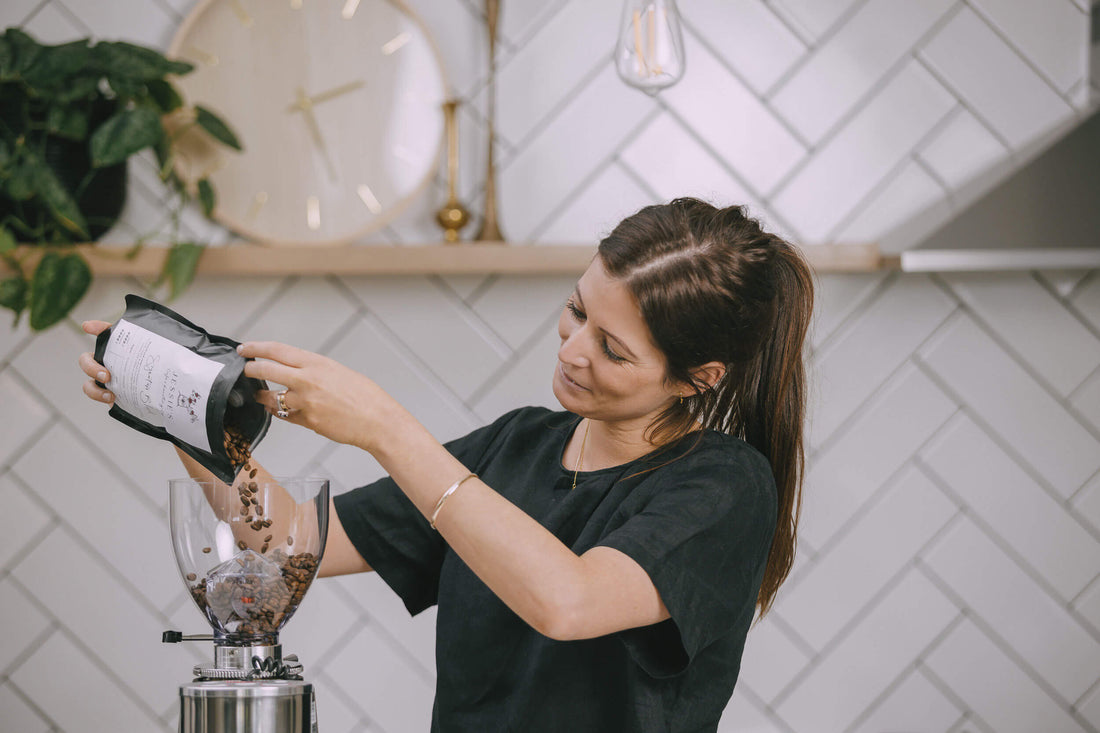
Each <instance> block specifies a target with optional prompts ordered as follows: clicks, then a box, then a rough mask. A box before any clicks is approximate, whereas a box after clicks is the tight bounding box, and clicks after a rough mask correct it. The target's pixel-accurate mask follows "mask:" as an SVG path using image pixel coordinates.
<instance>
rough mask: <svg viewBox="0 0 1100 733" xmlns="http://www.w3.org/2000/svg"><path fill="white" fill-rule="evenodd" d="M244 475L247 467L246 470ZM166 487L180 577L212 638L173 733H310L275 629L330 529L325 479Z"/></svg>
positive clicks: (306, 705)
mask: <svg viewBox="0 0 1100 733" xmlns="http://www.w3.org/2000/svg"><path fill="white" fill-rule="evenodd" d="M246 471H247V467H246ZM251 473H252V474H253V477H252V478H250V477H249V474H248V472H246V473H243V474H242V476H241V478H239V479H238V482H237V483H236V484H235V485H233V486H228V485H226V484H224V483H221V482H219V481H197V480H194V479H173V480H171V481H169V496H170V507H171V508H170V515H171V527H172V547H173V549H174V550H175V555H176V563H177V565H178V566H179V571H180V575H181V576H182V578H183V581H184V583H185V584H186V586H187V589H188V592H189V593H190V594H191V598H192V599H193V600H194V601H195V604H196V605H197V606H198V608H199V610H200V611H201V612H202V614H203V616H205V617H206V620H207V621H208V622H209V623H210V626H211V627H212V629H213V634H196V635H184V634H182V633H180V632H178V631H166V632H164V636H163V641H165V642H170V643H175V642H180V641H213V642H214V660H213V663H212V664H199V665H196V666H195V668H194V681H192V682H191V683H189V684H184V685H181V686H180V720H179V732H180V733H317V709H316V701H315V697H314V691H313V685H311V684H309V683H308V682H305V681H303V680H302V665H301V664H299V663H298V658H297V657H296V656H294V655H288V656H283V653H282V646H281V645H280V644H279V630H280V629H281V628H282V627H283V626H284V625H285V624H286V622H287V621H289V620H290V617H291V616H292V615H294V612H295V611H296V610H297V609H298V606H299V604H301V602H302V598H303V597H304V596H305V593H306V591H307V590H308V589H309V586H310V583H311V582H312V581H313V578H314V577H315V576H316V575H317V569H318V567H319V566H320V564H321V557H322V555H323V554H324V550H325V534H326V532H327V530H328V505H329V485H328V481H327V480H325V479H313V478H272V479H269V480H259V481H257V480H255V478H254V477H255V474H256V472H255V471H252V472H251Z"/></svg>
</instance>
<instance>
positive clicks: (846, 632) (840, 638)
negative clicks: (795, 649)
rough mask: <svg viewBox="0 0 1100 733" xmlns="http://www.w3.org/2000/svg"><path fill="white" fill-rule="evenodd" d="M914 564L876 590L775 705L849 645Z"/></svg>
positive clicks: (775, 701) (775, 700)
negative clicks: (834, 654) (839, 648)
mask: <svg viewBox="0 0 1100 733" xmlns="http://www.w3.org/2000/svg"><path fill="white" fill-rule="evenodd" d="M913 570H914V568H913V567H912V562H908V563H905V564H904V565H903V566H902V567H901V568H900V569H899V570H898V571H897V572H896V573H894V574H893V575H892V576H890V578H889V579H887V580H886V581H885V582H884V583H882V585H880V586H879V587H878V588H877V589H875V592H874V594H873V595H872V596H871V597H870V599H868V601H867V602H866V603H864V604H863V605H862V606H861V607H860V608H859V610H858V611H857V612H856V614H855V615H854V616H852V617H851V618H850V619H849V620H848V621H847V622H846V623H844V625H842V626H841V627H840V628H839V629H838V630H837V631H836V633H834V634H833V635H832V637H831V638H830V639H829V640H828V641H827V642H825V643H824V644H823V645H822V646H821V649H820V651H818V652H817V653H816V654H815V655H814V656H813V657H811V658H810V660H809V661H807V662H806V664H805V665H803V667H802V669H800V670H799V671H798V672H797V673H796V674H795V675H794V676H793V677H792V678H791V679H790V681H788V682H787V684H786V685H785V686H784V687H783V688H782V689H781V690H780V691H779V693H778V694H777V695H776V696H775V698H774V699H773V700H772V703H773V704H775V705H777V706H778V705H782V703H783V700H784V699H786V698H787V697H789V696H790V694H791V693H792V692H794V690H795V689H796V688H797V687H798V686H799V685H800V684H801V683H802V682H803V681H804V680H805V679H806V678H807V677H809V676H810V675H811V674H812V673H813V672H814V671H815V670H816V669H817V668H818V667H820V666H821V664H822V663H823V662H824V661H825V660H826V659H827V658H828V657H829V655H831V654H832V653H833V651H834V650H836V649H837V648H838V647H840V646H841V645H843V644H845V643H847V641H848V640H849V637H851V636H852V634H854V633H856V632H857V631H858V630H859V629H860V628H861V626H862V624H863V623H864V622H865V621H866V619H867V616H868V615H869V614H871V613H874V612H875V611H876V610H877V609H878V607H879V606H881V605H882V603H883V601H885V600H886V597H887V596H889V595H890V594H891V593H892V592H893V591H894V589H896V588H897V587H898V586H899V585H901V583H902V581H904V580H905V578H906V577H907V576H908V575H909V574H910V573H911V572H913Z"/></svg>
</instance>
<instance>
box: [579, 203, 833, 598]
mask: <svg viewBox="0 0 1100 733" xmlns="http://www.w3.org/2000/svg"><path fill="white" fill-rule="evenodd" d="M599 256H600V258H601V259H602V261H603V264H604V267H605V268H606V269H607V272H608V273H609V274H610V275H612V276H613V277H616V278H619V279H622V280H624V281H625V282H626V283H627V285H628V287H629V288H630V290H631V293H632V294H633V295H634V297H635V299H636V300H637V301H638V305H639V308H640V309H641V312H642V316H643V318H644V319H645V321H646V324H647V325H648V326H649V329H650V332H651V333H652V334H653V338H654V341H655V342H656V343H657V345H658V346H659V347H660V349H661V351H662V352H663V353H664V354H665V356H666V358H667V359H668V378H669V379H670V380H672V381H675V382H684V383H688V384H693V385H694V387H695V393H694V394H692V395H689V396H685V397H684V399H683V400H681V401H676V402H674V403H673V404H672V405H671V406H670V407H669V408H668V409H666V410H665V411H664V412H663V413H662V414H661V415H659V416H658V418H657V420H655V421H654V424H653V425H652V426H651V428H650V435H649V437H650V440H653V441H654V442H657V443H661V442H667V441H669V440H673V439H675V438H678V437H680V436H682V435H684V434H686V433H688V432H690V431H691V430H693V429H695V428H696V427H698V426H699V425H702V426H703V427H705V428H709V429H712V430H717V431H720V432H724V433H727V434H729V435H733V436H735V437H738V438H741V439H742V440H744V441H745V442H747V443H748V444H749V445H751V446H753V447H754V448H756V449H757V450H758V451H760V452H761V453H762V454H763V455H764V456H765V457H766V458H767V459H768V462H769V463H770V465H771V468H772V474H773V476H774V477H775V485H776V490H777V498H778V506H777V509H778V511H777V518H776V527H775V533H774V535H773V538H772V545H771V548H770V550H769V553H768V558H767V561H766V564H765V568H764V578H763V581H762V582H761V585H760V591H759V594H758V596H757V607H758V609H759V611H760V615H761V617H762V616H763V615H764V614H766V613H767V612H768V610H769V609H770V608H771V606H772V603H773V602H774V600H775V595H776V593H777V592H778V590H779V587H780V585H782V583H783V581H784V580H785V579H786V578H787V575H788V574H789V573H790V570H791V565H792V563H793V561H794V554H795V543H796V536H797V528H798V517H799V512H800V510H801V504H802V499H801V495H802V490H801V489H802V482H803V477H804V473H805V449H804V445H803V423H804V420H805V411H806V392H807V378H806V369H805V364H804V360H803V348H804V343H805V339H806V333H807V331H808V329H809V322H810V315H811V313H812V311H813V298H814V287H813V276H812V273H811V271H810V268H809V266H808V265H807V264H806V261H805V260H804V259H803V257H802V255H801V254H800V253H799V252H798V250H797V249H795V248H794V247H793V246H792V245H790V244H789V243H787V242H785V241H784V240H782V239H781V238H779V237H777V236H775V235H773V234H769V233H767V232H765V231H763V229H761V227H760V224H759V222H757V221H756V220H755V219H751V218H749V217H748V216H746V215H745V212H744V210H743V209H742V208H741V207H737V206H732V207H729V208H725V209H717V208H715V207H714V206H711V205H710V204H707V203H706V202H703V201H699V200H696V199H690V198H683V199H676V200H675V201H672V202H671V203H669V204H667V205H663V206H649V207H646V208H644V209H642V210H641V211H639V212H638V213H637V214H634V215H633V216H631V217H628V218H627V219H625V220H624V221H623V222H621V223H620V224H619V225H618V226H617V227H616V228H615V230H614V231H612V232H611V234H610V235H608V236H607V237H606V238H605V239H604V240H603V241H602V242H600V247H599ZM714 361H717V362H719V363H721V364H724V365H725V373H724V374H723V375H722V377H721V378H720V379H719V380H718V382H717V384H713V385H711V384H707V383H705V382H702V381H701V380H700V379H699V377H698V375H697V373H696V371H695V369H696V368H697V367H699V366H702V365H704V364H707V363H710V362H714Z"/></svg>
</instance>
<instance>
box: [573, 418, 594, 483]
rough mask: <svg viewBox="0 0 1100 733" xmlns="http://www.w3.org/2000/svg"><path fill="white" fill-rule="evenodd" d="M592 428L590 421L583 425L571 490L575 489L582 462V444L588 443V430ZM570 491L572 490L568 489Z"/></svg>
mask: <svg viewBox="0 0 1100 733" xmlns="http://www.w3.org/2000/svg"><path fill="white" fill-rule="evenodd" d="M590 427H592V421H591V420H586V421H585V423H584V437H583V438H581V454H580V455H579V456H577V465H576V466H574V467H573V488H574V489H575V488H577V474H578V473H580V470H581V463H582V462H583V461H584V444H585V443H587V442H588V429H589V428H590ZM570 490H571V491H572V489H570Z"/></svg>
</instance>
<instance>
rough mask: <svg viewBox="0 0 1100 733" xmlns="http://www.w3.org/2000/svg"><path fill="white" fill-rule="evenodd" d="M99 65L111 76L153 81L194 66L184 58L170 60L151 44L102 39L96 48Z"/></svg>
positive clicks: (94, 49)
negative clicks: (182, 59) (184, 60)
mask: <svg viewBox="0 0 1100 733" xmlns="http://www.w3.org/2000/svg"><path fill="white" fill-rule="evenodd" d="M93 51H94V53H95V58H96V61H97V64H98V66H99V69H100V70H101V71H102V72H103V73H104V74H105V75H106V76H107V78H108V80H110V79H112V78H126V79H138V80H141V81H152V80H153V79H160V78H162V77H163V76H164V75H165V74H186V73H188V72H190V71H191V70H192V69H194V68H195V67H194V66H192V65H191V64H188V63H186V62H183V61H169V60H168V59H166V58H164V56H163V55H161V54H160V53H158V52H157V51H154V50H153V49H151V48H145V47H143V46H135V45H134V44H132V43H126V42H125V41H101V42H99V43H97V44H96V45H95V47H94V48H93Z"/></svg>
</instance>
